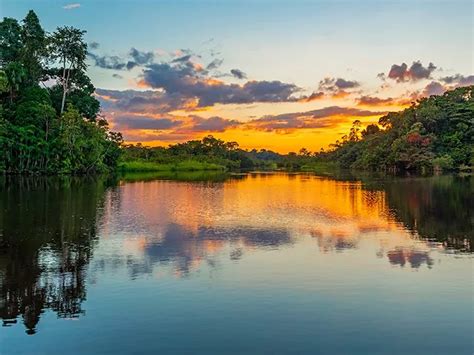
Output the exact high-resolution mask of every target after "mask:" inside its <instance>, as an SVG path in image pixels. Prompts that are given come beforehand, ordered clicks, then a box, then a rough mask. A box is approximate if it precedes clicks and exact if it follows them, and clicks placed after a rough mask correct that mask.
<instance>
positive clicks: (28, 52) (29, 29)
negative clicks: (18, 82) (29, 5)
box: [21, 10, 46, 84]
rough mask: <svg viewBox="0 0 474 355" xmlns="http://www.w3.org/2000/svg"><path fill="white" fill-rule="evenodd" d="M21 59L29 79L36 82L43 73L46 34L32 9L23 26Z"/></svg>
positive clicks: (33, 82)
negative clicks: (42, 63)
mask: <svg viewBox="0 0 474 355" xmlns="http://www.w3.org/2000/svg"><path fill="white" fill-rule="evenodd" d="M21 40H22V42H23V47H22V50H21V61H22V63H23V65H24V67H25V70H26V72H27V75H28V81H29V82H30V83H32V84H36V83H37V82H38V80H39V78H40V77H41V76H42V74H43V72H42V71H43V68H42V65H41V61H42V60H43V58H44V56H45V54H46V36H45V32H44V30H43V28H42V27H41V25H40V22H39V19H38V16H36V14H35V12H34V11H33V10H30V11H29V12H28V14H27V15H26V17H25V19H24V20H23V26H22V27H21Z"/></svg>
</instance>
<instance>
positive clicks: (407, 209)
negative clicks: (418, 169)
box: [384, 176, 474, 252]
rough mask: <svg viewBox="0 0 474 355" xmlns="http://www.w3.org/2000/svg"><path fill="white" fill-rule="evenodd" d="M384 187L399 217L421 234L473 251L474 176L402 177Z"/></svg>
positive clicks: (423, 236) (426, 238) (455, 247)
mask: <svg viewBox="0 0 474 355" xmlns="http://www.w3.org/2000/svg"><path fill="white" fill-rule="evenodd" d="M384 189H385V191H386V194H387V199H388V204H389V207H390V209H391V210H392V211H393V213H394V214H395V216H396V217H397V219H399V220H400V221H402V222H403V224H404V225H405V226H406V227H407V228H408V229H409V230H411V231H413V233H416V234H417V236H418V237H420V238H421V239H425V240H429V241H435V242H439V243H442V244H443V245H444V246H445V247H447V248H450V249H455V250H461V251H467V252H472V251H473V240H474V217H473V216H474V214H473V211H472V206H474V179H473V178H472V177H469V176H468V177H461V176H434V177H432V178H410V179H398V180H396V181H391V182H390V183H387V184H385V187H384Z"/></svg>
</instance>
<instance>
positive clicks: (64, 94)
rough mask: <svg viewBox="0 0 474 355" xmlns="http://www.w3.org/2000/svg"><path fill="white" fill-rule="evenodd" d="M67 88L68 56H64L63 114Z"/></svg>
mask: <svg viewBox="0 0 474 355" xmlns="http://www.w3.org/2000/svg"><path fill="white" fill-rule="evenodd" d="M66 90H67V81H66V57H64V58H63V99H62V101H61V115H62V114H63V112H64V104H65V103H66Z"/></svg>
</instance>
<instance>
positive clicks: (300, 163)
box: [0, 11, 474, 175]
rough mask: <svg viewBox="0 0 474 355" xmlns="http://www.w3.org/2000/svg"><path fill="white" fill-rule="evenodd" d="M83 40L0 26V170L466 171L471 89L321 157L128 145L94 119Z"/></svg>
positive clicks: (354, 132)
mask: <svg viewBox="0 0 474 355" xmlns="http://www.w3.org/2000/svg"><path fill="white" fill-rule="evenodd" d="M84 34H85V31H82V30H79V29H76V28H73V27H68V26H65V27H59V28H57V30H56V31H54V32H53V33H51V34H48V33H46V32H45V31H44V29H43V28H42V27H41V24H40V22H39V19H38V17H37V16H36V14H35V13H34V12H33V11H29V12H28V14H27V16H26V17H25V18H24V19H23V20H22V21H21V22H19V21H17V20H16V19H13V18H4V19H3V21H1V22H0V59H1V60H0V173H3V174H38V175H40V174H41V175H59V174H71V175H74V174H98V173H107V172H123V173H126V172H137V173H138V172H140V173H146V172H164V173H170V172H171V173H173V172H199V171H201V172H203V171H210V172H232V171H251V170H261V171H301V172H313V173H317V174H323V175H326V174H331V173H332V172H335V171H338V170H341V169H352V170H360V171H378V172H389V173H401V172H406V171H408V172H413V173H417V174H426V173H433V172H434V173H436V172H450V171H461V172H472V166H473V165H474V141H473V139H474V138H473V137H474V92H473V91H474V86H467V87H460V88H456V89H454V90H451V91H448V92H446V93H444V94H443V95H439V96H431V97H428V98H422V99H420V100H418V101H416V102H414V103H413V104H412V105H411V107H409V108H407V109H405V110H403V111H400V112H391V113H388V114H387V115H385V116H383V117H381V118H380V119H379V121H378V123H377V124H369V125H366V126H365V127H364V126H363V124H362V122H361V121H359V120H356V121H354V122H353V125H352V128H351V129H350V131H349V132H348V134H347V135H344V136H343V137H341V139H340V140H338V141H336V142H335V143H334V144H332V145H331V146H330V147H329V150H323V149H321V151H319V152H311V151H309V150H307V149H306V148H301V149H300V150H299V152H290V153H288V154H280V153H277V152H273V151H271V150H266V149H260V150H256V149H253V150H245V149H241V148H240V147H239V144H238V143H237V142H224V141H223V140H220V139H218V138H215V137H213V136H207V137H204V138H202V139H201V140H190V141H187V142H185V143H178V144H173V145H170V146H168V147H147V146H145V145H142V144H140V143H138V144H125V143H124V141H123V138H122V135H121V133H120V132H112V131H110V130H109V128H108V123H107V121H106V119H105V118H104V117H103V116H102V115H101V113H100V103H99V101H98V100H97V99H96V98H95V96H94V92H95V88H94V86H93V85H92V83H91V80H90V78H89V77H88V76H87V73H86V70H87V64H86V57H87V44H86V43H85V41H84V38H83V36H84ZM46 83H47V85H46Z"/></svg>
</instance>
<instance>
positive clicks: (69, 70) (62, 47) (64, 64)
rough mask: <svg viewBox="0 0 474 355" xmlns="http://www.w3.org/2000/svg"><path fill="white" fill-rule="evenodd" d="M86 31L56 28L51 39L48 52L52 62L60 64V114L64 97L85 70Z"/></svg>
mask: <svg viewBox="0 0 474 355" xmlns="http://www.w3.org/2000/svg"><path fill="white" fill-rule="evenodd" d="M85 33H86V31H82V30H79V29H77V28H74V27H68V26H65V27H58V29H57V30H56V31H55V32H54V33H53V35H52V37H51V44H50V51H51V56H52V59H53V60H56V61H57V62H58V63H59V64H60V74H59V75H58V76H59V82H60V84H61V86H62V89H63V94H62V100H61V111H60V112H61V114H62V113H63V112H64V106H65V103H66V95H67V93H68V91H69V90H70V88H71V86H72V85H71V84H72V83H74V80H75V78H77V77H80V75H81V74H83V73H84V72H85V70H86V68H87V65H86V56H87V44H86V43H85V41H84V38H83V37H84V34H85Z"/></svg>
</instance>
